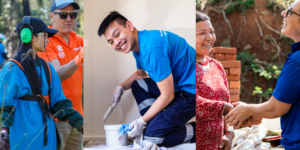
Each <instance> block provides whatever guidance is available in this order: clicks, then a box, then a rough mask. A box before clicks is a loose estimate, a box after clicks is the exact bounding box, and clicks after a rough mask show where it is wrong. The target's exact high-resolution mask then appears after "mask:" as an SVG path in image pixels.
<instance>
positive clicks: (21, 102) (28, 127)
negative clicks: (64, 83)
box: [0, 16, 83, 150]
mask: <svg viewBox="0 0 300 150" xmlns="http://www.w3.org/2000/svg"><path fill="white" fill-rule="evenodd" d="M57 32H58V31H57V30H54V29H50V28H47V26H46V24H45V23H44V22H43V21H42V20H41V19H38V18H34V17H30V16H26V17H24V19H23V20H22V22H21V23H19V24H18V26H17V28H16V30H15V33H16V34H17V35H18V36H19V37H20V42H19V47H18V51H17V53H16V55H15V56H14V57H13V59H10V60H9V61H8V62H7V63H6V64H5V66H4V67H3V69H2V70H1V72H0V98H1V104H0V107H1V108H2V109H3V113H2V114H1V117H2V118H1V120H2V122H1V123H2V124H1V125H2V127H1V136H0V149H8V148H9V147H10V149H32V150H46V149H47V150H48V149H49V150H53V149H58V148H59V137H57V132H56V127H55V124H54V121H53V117H57V118H58V119H60V120H69V123H70V125H71V126H72V127H75V128H76V129H77V130H78V131H81V133H83V118H82V116H81V115H80V114H79V113H78V112H77V111H75V110H74V108H73V107H72V102H71V101H70V100H69V99H66V97H65V96H64V94H63V91H62V88H61V84H60V79H59V77H58V75H57V73H56V72H55V70H54V68H53V66H52V65H51V64H50V63H47V62H45V60H43V59H41V58H39V57H38V55H36V53H37V52H43V51H45V48H46V46H47V43H49V40H48V39H47V37H51V36H53V35H54V34H56V33H57ZM1 112H2V111H1Z"/></svg>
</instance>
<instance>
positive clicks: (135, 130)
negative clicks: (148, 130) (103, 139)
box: [127, 117, 147, 137]
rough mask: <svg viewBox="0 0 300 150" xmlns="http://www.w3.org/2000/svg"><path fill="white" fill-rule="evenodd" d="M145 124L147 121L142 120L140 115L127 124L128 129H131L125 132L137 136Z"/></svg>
mask: <svg viewBox="0 0 300 150" xmlns="http://www.w3.org/2000/svg"><path fill="white" fill-rule="evenodd" d="M145 125H147V123H146V122H145V121H144V120H143V118H142V117H140V118H139V119H136V120H134V121H133V122H131V124H130V125H129V129H131V131H129V132H127V134H128V136H130V137H137V136H139V135H141V134H142V132H143V127H144V126H145Z"/></svg>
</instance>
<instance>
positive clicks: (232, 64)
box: [220, 61, 241, 68]
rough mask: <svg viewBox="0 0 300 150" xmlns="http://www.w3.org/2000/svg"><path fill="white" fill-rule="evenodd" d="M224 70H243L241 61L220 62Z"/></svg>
mask: <svg viewBox="0 0 300 150" xmlns="http://www.w3.org/2000/svg"><path fill="white" fill-rule="evenodd" d="M220 63H221V64H222V65H223V67H224V68H241V62H240V61H220Z"/></svg>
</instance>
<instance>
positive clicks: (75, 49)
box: [74, 46, 82, 51]
mask: <svg viewBox="0 0 300 150" xmlns="http://www.w3.org/2000/svg"><path fill="white" fill-rule="evenodd" d="M81 48H82V47H81V46H80V47H77V48H74V51H78V50H81Z"/></svg>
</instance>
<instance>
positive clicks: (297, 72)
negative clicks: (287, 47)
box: [273, 42, 300, 150]
mask: <svg viewBox="0 0 300 150" xmlns="http://www.w3.org/2000/svg"><path fill="white" fill-rule="evenodd" d="M299 50H300V42H298V43H295V44H292V53H290V54H289V55H288V58H287V60H286V61H285V64H284V66H283V68H282V71H281V74H280V76H279V78H278V81H277V84H276V87H275V90H274V92H273V96H274V97H275V98H276V99H277V100H279V101H281V102H284V103H288V104H292V106H291V109H290V110H289V112H288V113H287V114H285V115H283V116H282V117H281V118H280V122H281V128H282V134H281V136H282V137H283V138H284V139H282V140H281V145H282V146H284V148H285V149H293V150H296V149H297V150H299V149H300V51H299Z"/></svg>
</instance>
